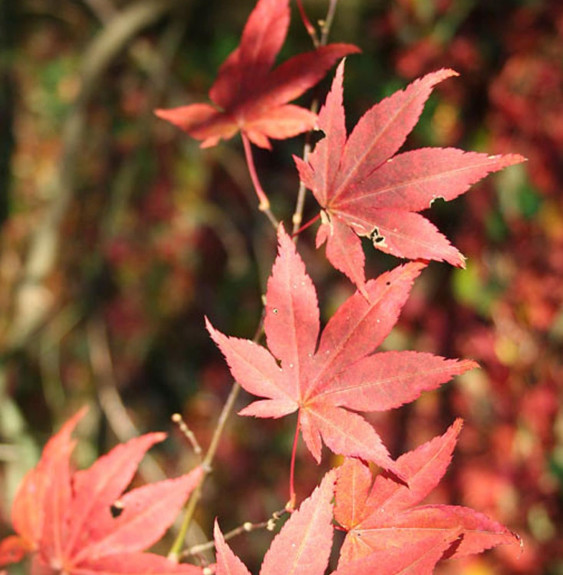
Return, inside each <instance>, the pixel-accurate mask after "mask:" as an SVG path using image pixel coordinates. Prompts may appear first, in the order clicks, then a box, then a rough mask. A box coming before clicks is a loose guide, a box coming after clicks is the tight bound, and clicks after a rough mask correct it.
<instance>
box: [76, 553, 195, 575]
mask: <svg viewBox="0 0 563 575" xmlns="http://www.w3.org/2000/svg"><path fill="white" fill-rule="evenodd" d="M178 573H183V574H184V575H202V569H201V568H200V567H195V566H194V565H183V564H180V563H174V562H172V561H169V560H168V559H166V558H165V557H161V556H160V555H154V554H153V553H124V554H118V555H110V556H107V557H101V558H100V559H90V560H87V561H85V562H84V563H83V564H82V565H80V566H79V567H76V568H75V569H74V570H73V571H72V575H176V574H178Z"/></svg>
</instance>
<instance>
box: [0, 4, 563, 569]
mask: <svg viewBox="0 0 563 575" xmlns="http://www.w3.org/2000/svg"><path fill="white" fill-rule="evenodd" d="M253 5H254V2H253V0H238V1H236V2H233V1H232V0H205V1H203V0H82V1H76V0H72V1H71V0H20V1H18V2H15V1H14V0H0V225H1V230H0V242H1V244H0V246H1V247H0V464H1V465H0V485H1V487H0V493H1V494H2V500H1V502H0V525H1V527H0V535H4V534H5V533H8V531H9V505H10V501H11V498H12V497H13V493H14V490H15V489H16V487H17V484H18V482H19V481H20V480H21V478H22V475H23V473H24V472H25V470H27V469H28V468H29V467H30V466H31V465H33V464H34V462H35V461H36V459H37V457H38V453H39V450H40V449H41V447H42V445H43V444H44V442H45V441H46V439H47V438H48V436H49V435H50V434H51V433H52V431H53V429H55V428H56V427H57V426H58V425H59V424H60V423H61V422H62V421H63V420H64V419H65V418H67V417H68V416H69V415H70V414H71V413H73V412H74V411H75V410H76V409H77V408H78V407H79V406H81V405H82V404H85V403H86V404H89V405H91V410H90V415H89V419H88V422H87V424H86V425H85V426H84V427H83V429H82V439H81V443H80V449H78V450H77V457H78V461H79V463H80V464H87V463H88V462H90V461H91V460H92V458H94V457H96V456H97V454H99V453H100V452H104V451H106V450H107V449H109V447H111V446H112V445H113V444H114V443H115V442H117V441H124V440H126V439H128V438H129V437H131V436H133V435H135V434H137V433H141V432H146V431H149V430H156V429H166V430H168V431H171V432H172V434H173V439H172V440H171V441H168V442H167V444H166V445H165V447H164V448H161V449H160V450H158V449H156V450H154V451H155V454H154V455H153V457H152V458H150V459H148V460H147V463H146V464H145V465H144V467H142V469H141V472H142V475H143V478H144V479H146V480H153V479H156V478H158V477H160V476H161V475H162V474H163V473H166V474H175V473H180V472H183V471H185V470H186V469H187V468H189V466H190V465H192V464H193V459H194V458H193V455H192V454H191V451H190V449H189V447H188V446H187V445H186V443H185V441H184V439H183V437H182V436H181V434H180V433H179V432H178V431H177V430H174V429H173V427H172V425H171V424H170V423H169V421H170V420H169V418H170V415H171V414H172V413H174V412H180V413H182V415H183V416H184V418H185V420H186V421H187V423H188V424H189V426H190V428H191V429H192V430H193V431H194V432H195V433H196V435H197V437H198V439H199V441H200V443H201V444H202V445H203V446H204V447H205V446H206V445H207V443H208V441H209V438H210V436H211V433H212V430H213V427H214V425H215V422H216V419H217V416H218V414H219V412H220V410H221V407H222V405H223V402H224V400H225V398H226V396H227V394H228V391H229V389H230V385H231V381H230V379H229V376H228V373H227V369H226V366H225V364H224V362H223V360H222V359H221V357H220V354H219V352H218V351H217V349H216V348H214V346H213V345H212V343H211V342H210V340H209V338H208V336H207V334H206V332H205V330H204V327H203V317H204V315H208V316H209V317H210V318H211V319H212V321H213V322H214V324H215V325H216V326H217V327H219V328H220V329H221V330H223V331H224V332H226V333H230V334H233V335H237V336H240V337H252V334H253V333H254V330H255V329H256V325H257V323H258V321H259V315H260V312H261V302H260V297H261V294H262V293H263V292H264V287H265V281H266V279H267V275H268V273H269V269H270V266H271V263H272V260H273V257H274V253H275V237H274V233H273V231H272V229H271V227H270V226H269V223H268V222H267V220H266V219H265V218H263V217H261V216H260V215H259V214H258V212H257V210H256V199H255V197H254V192H253V191H252V188H251V183H250V179H249V176H248V173H247V170H246V166H245V164H244V158H243V154H242V151H241V145H240V141H238V140H233V141H231V142H228V143H227V144H222V145H220V146H219V147H217V148H215V149H211V150H206V151H201V150H200V149H199V148H198V145H197V143H196V142H194V141H192V140H190V139H189V138H187V137H185V136H184V135H183V134H181V133H179V132H178V131H176V130H174V129H173V128H172V127H170V126H169V125H166V124H165V123H164V122H161V121H159V120H158V119H156V118H155V117H154V115H153V113H152V111H153V109H154V108H155V107H171V106H175V105H181V104H187V103H190V102H197V101H205V100H206V99H207V90H208V88H209V86H210V85H211V83H212V81H213V79H214V76H215V74H216V71H217V69H218V67H219V65H220V63H221V62H222V61H223V59H224V58H225V57H226V55H227V54H228V53H229V52H230V51H231V50H232V49H233V48H234V47H235V46H236V44H237V43H238V39H239V37H240V33H241V30H242V27H243V25H244V22H245V20H246V17H247V16H248V14H249V12H250V10H251V9H252V7H253ZM304 5H305V7H306V9H307V11H308V13H309V16H310V18H311V20H315V19H317V18H322V17H323V15H324V14H325V12H326V9H327V1H326V0H304ZM294 8H295V6H294ZM331 39H332V40H333V41H348V42H353V43H356V44H357V45H359V46H360V47H361V48H362V50H363V53H362V54H361V55H359V56H354V57H350V58H349V59H348V63H347V68H346V75H347V78H346V83H345V100H346V102H345V103H346V106H347V113H348V118H349V120H350V125H352V122H355V121H356V120H357V118H358V117H359V116H360V115H361V114H362V113H363V112H364V111H365V110H366V109H367V108H368V107H370V106H371V105H373V103H375V101H377V100H378V99H380V98H382V97H384V96H385V95H387V94H389V93H390V92H392V91H394V90H396V89H398V88H402V87H404V86H405V85H406V83H407V82H408V81H411V80H412V79H414V78H415V77H417V76H420V75H422V74H424V73H427V72H429V71H431V70H434V69H437V68H439V67H444V66H447V67H452V68H454V69H455V70H457V71H458V72H459V73H460V75H461V77H460V78H454V79H450V80H448V81H447V82H445V83H444V84H443V85H440V86H439V87H438V89H437V90H436V93H435V94H434V95H433V97H432V98H431V100H430V102H429V103H428V105H427V107H426V110H425V112H424V114H423V116H422V119H421V122H420V124H419V126H418V127H417V129H416V130H415V132H414V134H413V136H412V137H411V138H410V139H409V141H408V143H407V146H416V147H420V146H427V145H432V146H436V145H438V146H456V147H462V148H465V149H474V150H480V151H487V152H490V153H502V152H517V153H520V154H523V155H525V156H527V157H528V158H529V161H528V163H527V164H526V165H525V166H522V167H521V166H517V167H513V168H510V169H509V170H506V172H505V173H502V174H500V175H498V176H496V177H490V178H488V179H487V180H485V182H483V183H482V184H481V185H478V186H475V187H474V188H473V189H472V190H471V191H470V192H469V193H468V194H467V196H466V197H464V198H460V199H458V200H456V201H454V202H452V203H451V204H444V203H442V204H439V203H435V204H434V206H433V207H432V210H429V213H428V216H429V217H430V218H432V219H433V220H434V221H435V222H436V223H437V224H438V225H439V227H440V228H441V229H442V230H443V231H444V232H445V233H446V234H447V235H448V237H449V238H450V239H451V240H452V241H453V243H454V244H455V245H456V246H458V247H459V248H460V249H461V250H462V252H463V253H464V254H465V255H466V256H467V257H468V265H467V269H465V270H452V269H450V267H449V266H447V265H442V264H436V263H433V264H431V265H430V266H429V268H428V269H427V270H426V271H425V272H424V275H423V277H422V278H421V281H420V282H419V283H418V284H417V285H416V286H415V289H414V292H413V294H412V297H411V299H410V301H409V303H408V305H407V307H406V308H405V310H404V313H403V314H402V318H401V321H400V323H399V325H398V327H397V329H396V330H395V331H394V332H393V334H392V335H391V336H390V338H389V339H388V341H387V342H386V343H385V346H386V347H387V348H408V349H416V350H419V351H432V352H434V353H439V354H442V355H446V356H450V357H471V358H474V359H476V360H477V361H479V362H480V364H481V365H482V369H481V370H479V371H477V370H476V371H473V372H471V373H468V374H466V375H465V376H463V377H460V378H458V379H457V380H456V381H455V382H453V383H451V384H449V385H448V386H445V388H444V390H442V391H440V392H436V393H428V394H426V395H424V396H423V397H422V398H421V399H420V400H419V401H417V402H416V403H415V404H413V405H410V406H407V407H405V408H403V409H400V410H396V411H395V412H393V413H391V414H386V415H384V416H377V417H373V418H372V419H373V421H374V422H375V423H376V425H377V426H378V430H380V431H381V433H382V435H383V436H384V438H385V440H386V442H387V444H388V445H389V446H390V449H391V450H392V452H393V454H394V455H396V456H397V455H399V454H400V453H401V452H403V451H405V450H407V449H412V448H413V447H415V446H416V445H419V444H420V443H422V442H423V441H425V440H427V439H428V438H430V437H431V436H434V435H436V434H438V433H442V432H443V431H444V429H445V428H446V426H447V425H448V424H449V423H451V421H452V420H453V418H454V417H456V416H462V417H463V418H464V419H465V428H464V431H463V433H462V435H461V440H460V444H459V446H458V449H457V451H456V455H455V457H454V462H453V466H452V469H451V471H450V472H449V474H448V476H447V478H446V480H445V481H444V482H443V484H442V485H441V487H440V489H439V490H437V492H436V494H435V495H434V496H433V497H434V498H435V499H438V498H439V499H440V500H441V501H442V502H444V501H449V502H453V503H459V504H466V505H469V506H472V507H474V508H476V509H478V510H480V511H483V512H485V513H488V514H490V515H491V516H493V517H494V518H496V519H497V520H499V521H501V522H503V523H504V524H506V525H507V526H509V527H510V528H511V529H513V530H514V531H516V532H517V533H518V534H519V535H520V536H521V537H522V541H523V551H522V552H521V553H519V552H518V551H517V550H515V549H514V548H512V549H509V548H505V549H503V548H501V549H498V550H496V551H494V552H492V553H490V554H485V555H483V556H479V557H475V558H471V559H470V560H467V561H465V562H460V561H456V562H446V563H444V565H443V566H442V567H441V568H440V569H439V572H440V573H442V574H444V575H449V574H454V573H455V574H461V575H489V574H491V575H492V574H498V575H508V574H519V573H522V574H524V573H525V574H528V575H530V574H538V575H548V574H549V575H561V574H562V573H563V556H562V553H563V552H562V549H563V534H562V531H561V525H562V523H563V513H562V505H563V502H562V499H563V496H562V493H563V490H562V485H563V410H562V405H563V401H562V396H563V393H562V390H563V365H562V364H563V359H562V358H563V349H562V348H563V201H562V199H563V157H562V156H563V4H562V3H561V2H560V1H559V0H495V1H494V2H492V1H489V0H394V1H390V0H341V1H340V3H339V7H338V11H337V15H336V20H335V22H334V27H333V31H332V34H331ZM308 49H310V39H309V38H308V36H307V34H306V33H305V30H304V28H303V26H302V25H301V23H300V22H299V18H298V14H297V10H296V9H295V10H294V18H293V21H292V27H291V30H290V35H289V38H288V41H287V43H286V45H285V47H284V50H283V53H282V56H283V57H287V56H288V55H290V54H294V53H296V52H300V51H303V50H308ZM327 86H328V81H325V82H324V83H323V84H321V86H320V87H319V89H318V90H317V92H316V94H317V95H318V96H319V97H321V98H322V97H324V94H325V93H326V88H327ZM313 95H314V94H313ZM313 95H310V96H309V99H307V98H305V99H303V103H304V104H305V105H307V104H309V102H310V98H312V97H313ZM302 147H303V141H302V140H299V139H294V140H290V141H286V142H282V143H276V144H275V147H274V150H273V153H271V154H270V153H263V152H260V151H259V152H257V153H256V158H257V164H258V170H259V172H260V175H261V178H262V180H263V184H264V186H265V188H266V190H268V192H269V194H270V196H271V199H272V203H273V207H274V211H275V213H276V214H277V215H278V217H280V218H281V219H283V220H285V221H286V222H288V223H289V222H290V219H291V214H292V212H293V208H294V202H295V197H296V190H297V186H298V181H297V176H296V171H295V169H294V166H293V163H292V160H291V154H292V153H295V154H300V153H301V152H302ZM309 200H310V199H309ZM314 213H315V205H314V202H312V201H308V202H307V206H306V216H312V215H314ZM313 235H314V234H313V232H312V231H311V230H308V231H307V232H305V233H304V234H303V238H302V240H301V242H300V250H301V252H302V254H303V256H304V258H305V260H306V261H307V264H308V269H309V272H310V274H311V275H312V277H313V279H314V281H315V283H316V285H317V287H318V289H319V292H320V301H321V306H322V313H323V316H324V318H325V319H326V318H327V317H329V316H330V314H331V313H332V312H333V311H334V309H335V308H336V306H337V305H338V304H339V302H341V301H342V300H343V298H345V297H346V296H347V295H348V294H349V293H350V291H351V287H350V285H349V284H348V283H347V282H346V281H345V280H343V279H342V277H340V276H338V275H337V274H336V273H335V272H333V271H332V270H331V269H330V268H329V267H328V266H327V265H326V263H325V262H324V259H323V257H319V255H318V254H316V253H315V250H314V247H313V242H312V237H313ZM366 255H367V257H368V266H369V268H368V269H369V272H368V273H369V274H370V275H371V276H372V277H373V276H374V275H376V274H377V273H379V272H380V271H382V270H383V269H385V268H388V267H390V266H392V265H395V264H396V263H397V262H396V260H392V259H391V258H387V257H385V256H382V255H381V254H379V253H374V252H373V250H371V249H367V250H366ZM247 399H248V398H247V397H243V398H242V399H241V400H240V404H241V406H242V405H244V403H245V402H246V401H247ZM292 435H293V430H292V429H291V428H290V426H289V425H288V423H287V422H286V421H283V422H277V421H254V420H246V419H243V418H237V417H233V418H232V421H231V423H230V425H229V427H228V429H227V433H226V435H225V436H224V439H223V441H222V444H221V447H220V450H219V453H218V457H217V460H216V463H215V473H214V474H213V476H212V479H211V480H210V481H209V483H208V484H207V488H206V493H205V500H204V502H203V505H202V507H201V511H200V513H199V517H198V520H199V523H200V525H201V527H202V528H203V531H204V533H206V534H209V533H211V524H212V521H213V518H214V517H215V516H219V517H220V518H221V526H222V527H223V528H224V529H230V528H232V527H235V526H237V525H239V524H240V523H242V522H244V521H260V520H263V519H264V518H266V517H268V516H269V515H270V513H271V512H272V511H273V510H275V509H278V508H280V507H283V505H284V503H285V500H286V497H287V494H286V489H287V487H286V486H287V477H288V461H289V454H290V450H291V442H292ZM328 463H337V461H331V462H330V461H329V462H328ZM320 472H321V470H319V469H318V468H317V467H316V466H315V464H314V462H313V461H312V459H311V458H310V457H308V456H307V454H305V453H302V454H301V457H300V459H299V460H298V481H299V490H300V495H301V496H305V495H307V494H308V493H309V491H310V490H311V489H312V487H313V486H314V485H315V484H316V482H317V481H318V478H319V477H320ZM199 537H200V538H201V537H202V535H199ZM270 537H271V536H270V535H269V534H267V533H255V534H252V535H249V536H244V537H242V538H239V539H237V540H236V541H235V542H234V546H235V547H236V549H237V551H238V552H239V553H241V554H242V555H243V556H244V557H245V559H246V560H247V561H248V562H249V564H251V565H254V567H256V565H258V564H259V557H260V554H261V552H262V551H263V549H264V548H265V546H267V544H268V541H269V539H270Z"/></svg>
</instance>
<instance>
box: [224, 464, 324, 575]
mask: <svg viewBox="0 0 563 575" xmlns="http://www.w3.org/2000/svg"><path fill="white" fill-rule="evenodd" d="M334 480H335V473H334V471H329V472H328V473H327V474H326V475H325V476H324V478H323V480H322V482H321V484H320V485H319V487H317V488H316V489H315V491H314V492H313V494H312V495H311V496H310V497H308V498H307V499H306V500H305V501H303V503H302V504H301V507H300V508H299V509H298V510H297V511H295V512H294V513H292V515H291V517H290V518H289V520H288V521H287V523H286V524H285V525H284V526H283V528H282V530H281V531H280V532H279V534H278V535H277V536H276V537H275V539H274V540H273V541H272V544H271V546H270V548H269V550H268V552H267V553H266V555H265V557H264V562H263V563H262V568H261V569H260V575H323V573H324V572H325V569H326V567H327V565H328V559H329V555H330V549H331V546H332V536H333V527H332V503H331V500H332V498H333V495H334ZM215 546H216V549H217V571H216V575H250V571H248V569H247V568H246V567H245V565H244V564H243V563H242V561H241V560H240V559H239V558H238V557H237V556H236V555H235V554H234V553H233V552H232V550H231V549H230V547H229V546H228V545H227V543H226V542H225V539H224V538H223V535H222V533H221V530H220V529H219V526H218V524H217V522H216V523H215Z"/></svg>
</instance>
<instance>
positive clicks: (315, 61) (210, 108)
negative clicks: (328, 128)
mask: <svg viewBox="0 0 563 575" xmlns="http://www.w3.org/2000/svg"><path fill="white" fill-rule="evenodd" d="M289 18H290V10H289V0H259V1H258V3H257V5H256V7H255V8H254V10H253V11H252V13H251V14H250V16H249V18H248V21H247V23H246V26H245V27H244V31H243V33H242V38H241V42H240V45H239V47H238V48H237V49H236V50H235V51H234V52H233V53H232V54H231V55H230V56H229V57H228V58H227V59H226V60H225V62H224V63H223V65H222V66H221V68H220V70H219V74H218V76H217V80H216V81H215V83H214V84H213V86H212V87H211V90H210V91H209V97H210V98H211V101H212V102H213V105H210V104H191V105H189V106H181V107H179V108H173V109H170V110H157V112H156V114H157V115H158V116H159V117H160V118H163V119H164V120H168V121H169V122H171V123H172V124H174V125H176V126H178V127H179V128H181V129H182V130H184V131H185V132H187V133H188V134H190V136H192V137H193V138H196V139H198V140H202V147H209V146H214V145H216V144H217V143H218V141H219V140H220V139H225V140H227V139H229V138H231V137H232V136H234V135H235V134H236V133H237V132H238V131H239V130H241V131H242V132H243V133H244V134H245V135H246V136H247V137H248V139H249V140H250V141H251V142H253V143H254V144H256V145H257V146H260V147H262V148H270V142H269V138H276V139H285V138H290V137H292V136H296V135H297V134H301V133H303V132H306V131H308V130H311V129H312V128H314V127H315V123H316V120H317V116H316V114H314V113H313V112H311V111H309V110H305V109H304V108H300V107H299V106H295V105H292V104H289V102H291V101H293V100H295V99H296V98H298V97H299V96H301V95H302V94H303V93H304V92H306V91H307V90H308V89H309V88H311V87H312V86H314V85H315V84H316V83H317V82H318V81H319V80H320V79H321V78H322V77H323V76H324V75H325V73H326V71H327V70H328V69H329V68H330V67H331V66H332V65H333V64H334V63H335V62H336V61H337V60H339V59H340V58H342V57H343V56H345V55H347V54H351V53H353V52H359V49H358V48H357V47H356V46H352V45H351V44H330V45H328V46H322V47H320V48H318V49H317V50H314V51H312V52H307V53H305V54H300V55H298V56H294V57H293V58H291V59H290V60H287V61H286V62H284V63H283V64H281V65H280V66H278V67H277V68H275V69H274V70H272V69H271V68H272V66H273V64H274V61H275V59H276V56H277V54H278V52H279V51H280V49H281V47H282V44H283V43H284V40H285V37H286V35H287V30H288V26H289Z"/></svg>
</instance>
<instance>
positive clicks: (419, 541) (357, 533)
mask: <svg viewBox="0 0 563 575" xmlns="http://www.w3.org/2000/svg"><path fill="white" fill-rule="evenodd" d="M461 427H462V422H461V420H457V421H456V422H455V423H454V424H453V425H452V426H451V427H450V428H449V429H448V430H447V431H446V433H445V434H444V435H443V436H441V437H437V438H435V439H433V440H431V441H429V442H427V443H424V444H423V445H421V446H420V447H418V448H417V449H415V450H414V451H411V452H409V453H406V454H404V455H402V456H401V457H399V459H397V461H396V466H397V469H398V471H399V472H400V473H401V474H402V475H403V477H404V478H405V479H406V481H407V483H408V487H407V486H406V485H402V484H399V483H397V482H396V481H394V480H393V479H392V478H390V477H389V476H387V475H386V474H385V473H382V474H380V475H378V476H377V477H376V479H375V481H373V482H372V476H371V472H370V470H369V468H368V466H367V465H365V464H364V463H362V462H361V461H358V460H356V459H347V460H346V462H345V463H344V465H343V466H342V467H341V468H340V469H339V474H338V480H337V487H336V492H335V501H336V502H335V519H336V520H337V521H338V523H340V525H341V526H342V527H343V528H344V529H345V530H346V531H347V532H348V533H347V535H346V539H345V540H344V544H343V546H342V549H341V555H340V562H339V571H338V573H339V574H340V567H341V566H345V565H346V564H348V563H351V564H353V563H354V562H355V561H358V560H361V559H362V560H363V561H362V562H360V563H358V565H362V564H364V567H365V564H366V563H369V562H370V561H379V560H380V558H381V557H384V556H385V553H387V552H389V551H391V552H393V551H394V550H395V549H397V548H400V549H401V551H402V553H403V554H404V557H407V556H410V559H409V560H410V561H412V560H415V559H416V558H417V557H418V556H419V554H420V558H423V557H426V559H427V560H431V559H432V560H434V559H435V560H437V559H439V558H440V556H441V555H442V554H445V556H448V557H453V556H455V557H461V556H463V555H469V554H472V553H480V552H481V551H483V550H484V549H488V548H490V547H494V546H496V545H499V544H501V543H514V542H515V541H517V537H516V536H515V535H514V534H513V533H511V532H510V531H508V530H507V529H506V528H505V527H503V526H502V525H500V524H499V523H497V522H496V521H493V520H492V519H489V518H488V517H486V516H485V515H483V514H482V513H478V512H477V511H474V510H473V509H469V508H467V507H460V506H455V505H417V504H418V503H419V502H420V501H421V500H422V499H424V498H425V497H426V496H427V495H428V494H429V493H430V491H432V489H433V488H434V487H435V486H436V485H437V484H438V483H439V481H440V480H441V478H442V477H443V475H444V473H445V472H446V469H447V467H448V465H449V463H450V461H451V456H452V452H453V449H454V447H455V444H456V441H457V437H458V434H459V432H460V430H461ZM439 534H442V539H440V538H439V537H438V539H436V537H437V536H438V535H439ZM448 542H449V545H446V547H443V545H444V544H447V543H448ZM436 545H437V546H438V547H436ZM432 549H434V550H436V549H439V550H441V551H440V553H439V555H438V556H436V555H434V554H433V553H430V554H429V555H427V553H429V552H430V551H431V550H432ZM378 558H379V559H378ZM372 564H373V565H377V564H378V563H377V562H374V563H372ZM348 572H350V574H352V573H355V572H356V571H353V570H351V569H350V570H349V571H348V570H346V569H343V570H342V574H343V575H344V574H345V573H348ZM358 572H359V571H358ZM412 572H413V573H414V572H416V573H418V571H412ZM430 572H431V571H430Z"/></svg>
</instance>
